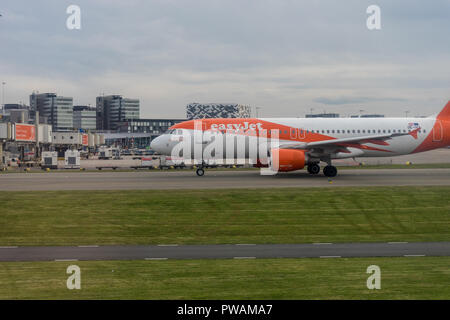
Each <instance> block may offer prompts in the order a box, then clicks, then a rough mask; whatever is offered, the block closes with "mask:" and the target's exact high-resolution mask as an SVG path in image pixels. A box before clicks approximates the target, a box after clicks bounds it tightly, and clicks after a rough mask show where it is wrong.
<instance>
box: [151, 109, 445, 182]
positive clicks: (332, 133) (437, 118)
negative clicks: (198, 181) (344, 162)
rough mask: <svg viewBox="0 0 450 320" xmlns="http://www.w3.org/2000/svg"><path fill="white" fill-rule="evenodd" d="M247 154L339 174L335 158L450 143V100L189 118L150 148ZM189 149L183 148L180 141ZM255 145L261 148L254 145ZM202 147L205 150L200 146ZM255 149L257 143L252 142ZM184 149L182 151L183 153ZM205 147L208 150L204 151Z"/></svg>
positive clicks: (280, 165) (280, 167)
mask: <svg viewBox="0 0 450 320" xmlns="http://www.w3.org/2000/svg"><path fill="white" fill-rule="evenodd" d="M219 141H220V142H221V144H222V147H217V146H216V147H215V148H214V153H215V154H214V157H216V158H218V157H220V158H224V159H226V158H228V157H230V158H231V157H233V158H237V157H238V156H239V155H245V157H246V158H247V159H250V160H251V161H252V163H253V164H254V166H258V167H269V168H270V169H271V170H272V171H273V172H287V171H294V170H300V169H303V168H304V167H306V168H307V170H308V172H309V173H310V174H318V173H319V172H320V166H319V164H320V162H325V163H326V166H325V167H324V168H323V173H324V175H325V176H327V177H334V176H336V175H337V169H336V167H335V166H333V165H332V160H333V159H345V158H355V157H358V158H359V157H386V156H387V157H392V156H399V155H405V154H410V153H417V152H424V151H428V150H433V149H437V148H443V147H447V146H449V145H450V101H449V102H448V103H447V105H446V106H445V107H444V108H443V109H442V111H441V112H440V113H439V114H437V115H434V116H430V117H427V118H226V119H225V118H224V119H222V118H218V119H201V120H190V121H185V122H181V123H178V124H176V125H174V126H172V127H171V128H170V129H169V130H168V131H167V132H166V133H165V134H163V135H161V136H159V137H158V138H156V139H154V140H153V141H152V143H151V148H152V149H153V150H155V151H157V152H158V153H160V154H163V155H172V156H183V157H184V158H192V159H195V160H196V161H198V162H200V167H199V169H198V170H197V175H199V176H202V175H203V174H204V170H203V163H204V160H205V159H207V158H208V156H209V157H211V156H212V155H213V153H212V152H210V151H211V149H212V148H211V147H210V145H211V144H218V142H219ZM183 143H184V144H185V145H186V146H189V148H190V149H186V148H184V150H183V149H182V148H180V147H179V146H180V145H181V144H183ZM252 146H256V152H254V150H252ZM198 149H200V151H201V152H200V153H198V152H196V150H198ZM253 149H255V148H253ZM180 150H182V151H181V153H182V154H181V153H180ZM205 151H209V152H207V153H205Z"/></svg>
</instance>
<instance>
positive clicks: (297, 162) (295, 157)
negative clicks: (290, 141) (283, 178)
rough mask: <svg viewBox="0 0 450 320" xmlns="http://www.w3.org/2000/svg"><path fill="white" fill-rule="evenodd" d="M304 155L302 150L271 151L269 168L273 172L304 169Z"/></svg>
mask: <svg viewBox="0 0 450 320" xmlns="http://www.w3.org/2000/svg"><path fill="white" fill-rule="evenodd" d="M306 160H307V159H306V155H305V151H304V150H295V149H272V150H271V152H270V157H269V167H270V168H272V170H273V171H284V172H287V171H294V170H300V169H303V168H304V167H305V163H306Z"/></svg>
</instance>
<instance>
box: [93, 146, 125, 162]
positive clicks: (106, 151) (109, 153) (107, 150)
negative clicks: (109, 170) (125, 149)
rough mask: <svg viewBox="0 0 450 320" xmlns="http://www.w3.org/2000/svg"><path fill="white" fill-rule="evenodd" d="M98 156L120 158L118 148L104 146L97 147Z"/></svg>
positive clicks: (105, 158) (106, 158)
mask: <svg viewBox="0 0 450 320" xmlns="http://www.w3.org/2000/svg"><path fill="white" fill-rule="evenodd" d="M98 158H99V159H101V160H109V159H116V160H118V159H120V150H119V149H118V148H112V147H105V146H102V147H100V148H99V155H98Z"/></svg>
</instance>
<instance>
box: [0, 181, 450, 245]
mask: <svg viewBox="0 0 450 320" xmlns="http://www.w3.org/2000/svg"><path fill="white" fill-rule="evenodd" d="M449 194H450V187H444V186H439V187H372V188H343V187H340V188H333V189H331V188H330V189H321V188H311V189H296V188H283V189H253V190H252V189H246V190H232V189H226V190H176V191H150V190H149V191H45V192H26V193H24V192H2V193H0V202H1V212H0V217H1V219H0V245H1V246H7V245H83V244H84V245H92V244H97V245H104V244H170V243H172V244H209V243H211V244H213V243H308V242H351V241H359V242H370V241H411V242H412V241H449V239H450V197H449Z"/></svg>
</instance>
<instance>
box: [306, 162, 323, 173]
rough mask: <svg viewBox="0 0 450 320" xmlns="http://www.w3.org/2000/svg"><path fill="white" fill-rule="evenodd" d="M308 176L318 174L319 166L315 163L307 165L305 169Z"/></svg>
mask: <svg viewBox="0 0 450 320" xmlns="http://www.w3.org/2000/svg"><path fill="white" fill-rule="evenodd" d="M306 170H308V173H309V174H318V173H319V172H320V166H319V165H318V164H317V163H311V164H308V167H307V168H306Z"/></svg>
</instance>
